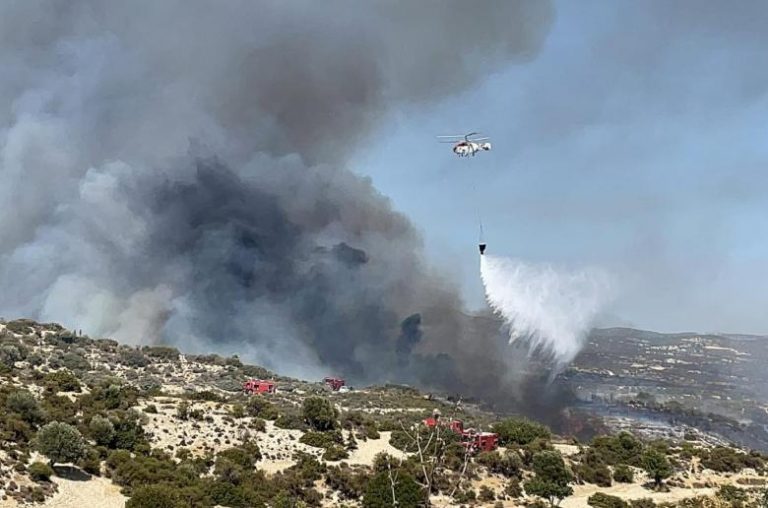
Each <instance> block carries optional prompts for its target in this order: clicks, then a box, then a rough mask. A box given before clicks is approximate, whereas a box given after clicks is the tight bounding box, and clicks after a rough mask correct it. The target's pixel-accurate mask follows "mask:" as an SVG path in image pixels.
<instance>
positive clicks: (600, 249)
mask: <svg viewBox="0 0 768 508" xmlns="http://www.w3.org/2000/svg"><path fill="white" fill-rule="evenodd" d="M668 4H669V3H668V2H652V1H649V2H629V1H627V2H622V1H616V2H578V3H577V2H559V3H557V4H556V6H557V17H556V20H555V22H554V24H553V26H552V28H551V31H550V33H549V36H548V37H547V40H546V41H545V43H544V46H543V48H542V50H541V51H540V52H539V54H538V55H535V56H534V57H533V58H532V59H531V60H530V61H527V62H510V64H509V66H507V67H506V68H504V69H503V70H502V71H500V72H499V73H497V74H495V75H491V76H488V77H487V78H486V79H485V80H484V81H483V82H482V84H481V85H480V86H478V87H477V88H475V89H473V90H471V91H469V92H467V93H465V94H463V95H461V96H455V97H452V98H450V99H448V100H445V101H441V102H437V103H432V104H426V105H425V104H417V105H412V106H409V107H404V108H402V109H400V110H398V111H395V112H393V113H392V114H391V115H390V116H389V117H387V118H386V119H384V121H383V122H382V124H381V128H380V130H379V132H377V133H375V136H374V142H372V143H370V144H368V145H367V146H365V147H364V148H363V149H361V150H359V151H358V153H357V154H356V156H355V158H354V159H353V161H352V167H353V168H354V169H355V170H356V171H357V172H358V173H361V174H364V175H367V176H370V177H371V178H372V180H373V182H374V184H375V186H376V187H377V188H378V189H379V190H380V191H381V192H382V193H383V194H384V195H386V196H388V197H390V198H391V199H392V202H393V204H394V206H395V207H396V208H397V209H398V210H400V211H402V212H403V213H405V214H406V215H408V216H409V217H410V218H411V219H412V220H413V222H414V224H415V225H416V227H417V228H418V229H419V230H420V231H421V233H422V235H423V237H424V243H425V247H426V251H427V255H428V256H429V259H430V260H431V261H432V262H433V263H434V264H436V265H437V266H438V267H440V268H441V269H443V270H445V271H448V272H449V273H451V274H453V275H454V276H455V278H456V281H457V283H458V284H460V286H461V287H462V291H463V294H464V296H465V299H466V301H467V304H468V305H469V306H470V307H473V308H478V307H480V306H482V305H483V294H482V293H483V292H482V286H481V283H480V280H479V276H478V270H477V256H476V243H477V236H478V215H477V209H478V207H479V208H481V210H482V211H481V214H482V219H483V222H484V225H485V230H486V240H487V241H488V243H489V249H490V250H491V251H492V252H493V253H495V254H498V255H506V256H512V257H519V258H523V259H525V260H528V261H537V262H550V263H556V264H559V265H565V266H574V267H579V266H585V265H588V266H599V267H603V268H604V269H606V270H609V271H610V272H611V273H612V274H613V276H614V278H615V280H616V281H617V297H616V300H615V302H614V303H613V304H612V305H611V307H610V308H607V309H606V310H605V315H604V316H603V317H602V318H601V322H600V323H599V324H601V325H633V326H638V327H643V328H651V329H655V330H660V331H679V330H698V331H730V332H743V333H765V334H768V313H766V312H765V310H764V309H765V306H766V303H768V177H767V176H766V172H767V171H768V65H766V63H767V62H768V37H766V36H765V35H764V27H765V26H768V7H765V4H762V3H761V2H750V1H745V2H743V3H741V2H740V3H739V4H735V5H737V6H738V10H732V8H731V7H729V6H728V5H727V4H726V3H725V2H675V3H673V4H671V5H672V7H670V5H668ZM479 57H481V56H479ZM470 130H479V131H480V132H482V133H483V134H486V135H489V136H491V138H492V142H493V144H494V150H493V151H492V152H490V153H486V154H481V156H478V157H475V158H474V159H472V158H470V159H458V158H456V157H454V156H453V154H452V153H451V152H450V149H449V148H450V145H441V144H438V143H436V142H435V138H434V136H436V135H439V134H455V133H459V132H463V131H470Z"/></svg>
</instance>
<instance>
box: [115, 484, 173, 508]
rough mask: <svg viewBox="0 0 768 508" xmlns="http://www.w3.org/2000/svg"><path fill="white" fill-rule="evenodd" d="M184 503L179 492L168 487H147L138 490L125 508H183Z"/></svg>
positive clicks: (126, 503)
mask: <svg viewBox="0 0 768 508" xmlns="http://www.w3.org/2000/svg"><path fill="white" fill-rule="evenodd" d="M186 506H187V504H186V503H185V502H183V500H182V499H181V497H180V496H179V494H178V492H177V490H176V489H175V488H173V487H170V486H168V485H145V486H141V487H138V488H136V489H135V490H134V491H133V495H132V496H131V498H130V499H129V500H128V501H126V502H125V508H183V507H186Z"/></svg>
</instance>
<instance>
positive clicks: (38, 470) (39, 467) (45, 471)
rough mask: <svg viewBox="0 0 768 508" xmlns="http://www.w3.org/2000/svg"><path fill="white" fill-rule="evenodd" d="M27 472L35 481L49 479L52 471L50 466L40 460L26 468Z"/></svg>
mask: <svg viewBox="0 0 768 508" xmlns="http://www.w3.org/2000/svg"><path fill="white" fill-rule="evenodd" d="M27 472H29V476H30V478H32V480H34V481H36V482H47V481H50V479H51V476H53V473H54V471H53V468H52V467H51V466H49V465H48V464H44V463H42V462H33V463H32V464H30V465H29V467H28V468H27Z"/></svg>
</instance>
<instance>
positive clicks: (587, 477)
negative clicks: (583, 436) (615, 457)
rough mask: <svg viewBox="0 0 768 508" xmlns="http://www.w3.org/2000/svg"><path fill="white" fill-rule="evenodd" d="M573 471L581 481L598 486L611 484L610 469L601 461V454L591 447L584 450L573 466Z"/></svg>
mask: <svg viewBox="0 0 768 508" xmlns="http://www.w3.org/2000/svg"><path fill="white" fill-rule="evenodd" d="M574 472H575V473H576V475H577V476H578V477H579V479H580V480H581V481H584V482H587V483H593V484H595V485H599V486H600V487H610V486H611V483H612V481H611V471H610V469H608V466H607V465H606V464H605V462H604V461H603V458H602V456H601V455H600V454H599V453H598V452H596V451H595V450H593V449H591V448H590V449H587V450H586V452H584V454H583V456H582V458H581V461H580V463H579V464H577V465H576V466H575V467H574Z"/></svg>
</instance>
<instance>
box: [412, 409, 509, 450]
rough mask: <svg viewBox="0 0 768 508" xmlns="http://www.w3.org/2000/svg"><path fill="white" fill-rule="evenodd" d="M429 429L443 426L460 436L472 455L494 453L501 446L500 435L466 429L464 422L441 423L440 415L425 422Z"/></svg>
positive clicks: (463, 444)
mask: <svg viewBox="0 0 768 508" xmlns="http://www.w3.org/2000/svg"><path fill="white" fill-rule="evenodd" d="M424 425H426V426H427V427H431V428H432V427H435V426H437V425H443V426H445V427H447V428H448V429H450V430H451V431H452V432H454V433H456V434H458V435H459V437H460V438H461V444H462V446H464V447H465V448H467V449H468V450H469V451H471V452H472V453H476V452H492V451H493V450H495V449H496V448H498V446H499V435H498V434H496V433H495V432H478V431H476V430H475V429H465V428H464V422H462V421H461V420H451V421H449V422H442V421H440V416H439V414H435V415H433V416H432V417H430V418H427V419H426V420H424Z"/></svg>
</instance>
